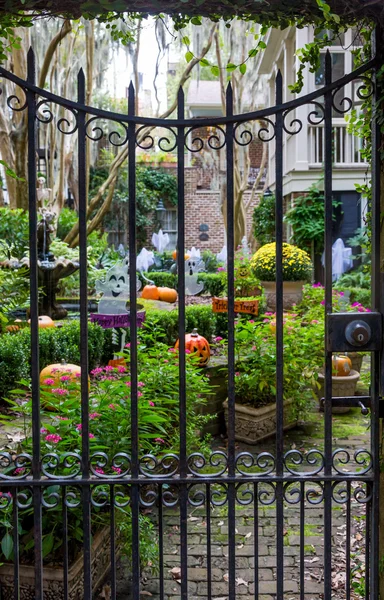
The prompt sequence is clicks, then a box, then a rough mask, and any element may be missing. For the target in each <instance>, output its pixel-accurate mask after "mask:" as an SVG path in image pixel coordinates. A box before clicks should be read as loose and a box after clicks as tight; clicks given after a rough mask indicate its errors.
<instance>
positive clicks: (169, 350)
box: [168, 348, 176, 352]
mask: <svg viewBox="0 0 384 600" xmlns="http://www.w3.org/2000/svg"><path fill="white" fill-rule="evenodd" d="M168 352H176V349H175V348H168Z"/></svg>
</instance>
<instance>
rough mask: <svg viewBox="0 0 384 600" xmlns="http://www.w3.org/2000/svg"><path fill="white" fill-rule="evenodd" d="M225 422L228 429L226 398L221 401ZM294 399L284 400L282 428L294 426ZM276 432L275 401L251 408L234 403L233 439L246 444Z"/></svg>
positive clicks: (254, 442)
mask: <svg viewBox="0 0 384 600" xmlns="http://www.w3.org/2000/svg"><path fill="white" fill-rule="evenodd" d="M223 407H224V416H225V424H226V427H227V431H228V399H227V400H225V402H224V403H223ZM293 408H294V400H285V401H284V430H286V429H290V428H292V427H295V425H296V423H297V421H296V419H295V418H294V417H293V415H292V413H293ZM275 433H276V403H275V402H273V403H272V404H267V405H266V406H261V407H260V408H253V407H252V406H249V405H246V404H237V403H236V404H235V439H236V440H237V441H239V442H246V443H247V444H257V443H258V442H260V441H262V440H264V439H266V438H268V437H270V436H271V435H274V434H275Z"/></svg>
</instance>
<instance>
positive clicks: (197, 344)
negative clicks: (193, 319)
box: [175, 329, 211, 367]
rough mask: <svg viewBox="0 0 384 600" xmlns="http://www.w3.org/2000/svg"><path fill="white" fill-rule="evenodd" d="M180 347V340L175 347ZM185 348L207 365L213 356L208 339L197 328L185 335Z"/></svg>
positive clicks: (203, 364) (201, 363)
mask: <svg viewBox="0 0 384 600" xmlns="http://www.w3.org/2000/svg"><path fill="white" fill-rule="evenodd" d="M178 347H179V340H177V342H176V344H175V348H178ZM185 349H186V350H188V351H189V353H190V354H191V355H192V356H196V357H198V358H199V359H200V360H199V365H200V366H201V367H205V366H206V365H207V364H208V363H209V360H210V358H211V351H210V347H209V343H208V341H207V340H206V339H205V337H203V336H202V335H199V334H198V333H197V329H194V330H193V331H192V333H187V335H186V336H185Z"/></svg>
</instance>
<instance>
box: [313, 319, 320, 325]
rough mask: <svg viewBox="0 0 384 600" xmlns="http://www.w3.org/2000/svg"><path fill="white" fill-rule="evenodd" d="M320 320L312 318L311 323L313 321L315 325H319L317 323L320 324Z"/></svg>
mask: <svg viewBox="0 0 384 600" xmlns="http://www.w3.org/2000/svg"><path fill="white" fill-rule="evenodd" d="M318 322H319V321H317V320H316V319H312V321H311V323H312V324H313V325H317V324H318Z"/></svg>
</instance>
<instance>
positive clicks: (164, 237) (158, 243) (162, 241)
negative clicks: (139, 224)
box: [152, 229, 169, 254]
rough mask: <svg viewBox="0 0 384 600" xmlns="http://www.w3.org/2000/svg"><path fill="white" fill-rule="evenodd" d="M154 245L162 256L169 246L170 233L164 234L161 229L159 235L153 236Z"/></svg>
mask: <svg viewBox="0 0 384 600" xmlns="http://www.w3.org/2000/svg"><path fill="white" fill-rule="evenodd" d="M152 244H153V245H154V246H155V248H156V250H157V251H158V252H159V253H160V254H162V253H163V252H164V250H165V249H166V247H167V246H168V244H169V235H168V233H163V231H162V230H161V229H160V231H159V233H154V234H153V235H152Z"/></svg>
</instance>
